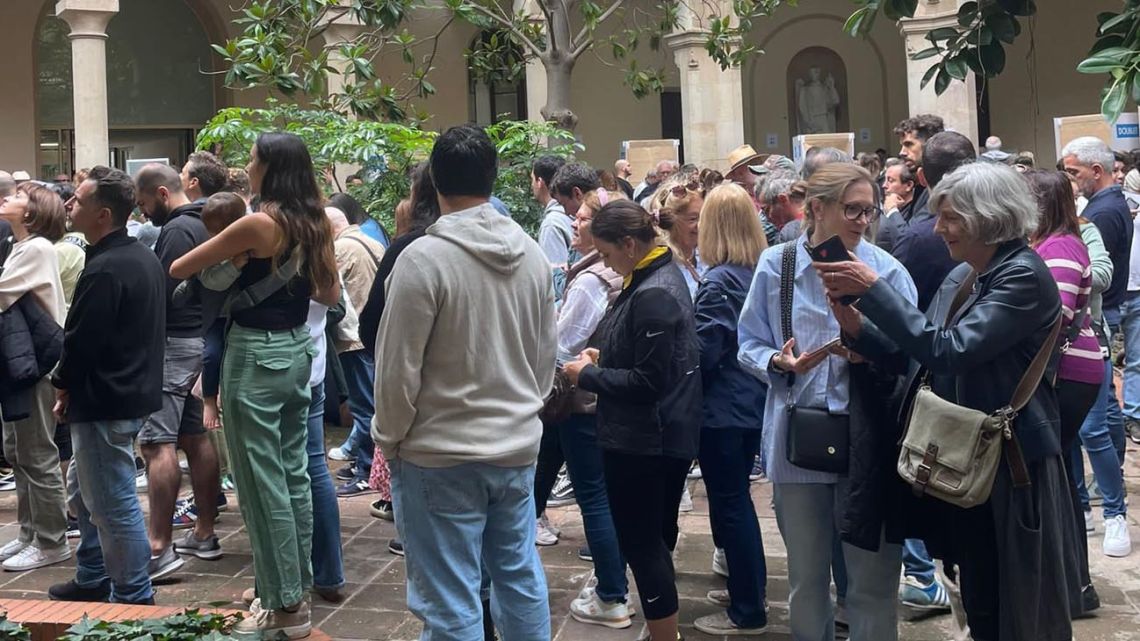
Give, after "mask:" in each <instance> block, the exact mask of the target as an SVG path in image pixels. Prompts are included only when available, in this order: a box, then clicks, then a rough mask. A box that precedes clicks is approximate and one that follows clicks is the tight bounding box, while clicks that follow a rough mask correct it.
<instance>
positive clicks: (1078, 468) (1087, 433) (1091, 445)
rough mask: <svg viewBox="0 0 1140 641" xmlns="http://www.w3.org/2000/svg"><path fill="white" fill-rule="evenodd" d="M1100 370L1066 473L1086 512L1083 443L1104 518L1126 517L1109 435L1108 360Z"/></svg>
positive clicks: (1111, 403)
mask: <svg viewBox="0 0 1140 641" xmlns="http://www.w3.org/2000/svg"><path fill="white" fill-rule="evenodd" d="M1104 367H1105V374H1106V377H1107V378H1106V379H1105V381H1104V383H1103V384H1101V388H1100V394H1099V395H1098V396H1097V399H1096V402H1095V403H1093V406H1092V409H1091V410H1089V413H1088V416H1086V417H1085V422H1084V423H1082V424H1081V431H1080V440H1079V442H1075V443H1073V449H1072V451H1070V452H1069V455H1070V456H1071V457H1072V458H1071V459H1070V461H1071V464H1070V466H1069V473H1070V474H1071V475H1072V477H1073V478H1072V479H1071V480H1072V482H1073V484H1074V485H1076V486H1077V495H1078V497H1080V501H1081V507H1082V508H1083V509H1084V510H1085V511H1088V510H1089V492H1088V488H1087V487H1086V486H1085V461H1084V457H1082V456H1081V445H1082V444H1083V445H1084V446H1085V451H1086V452H1088V455H1089V463H1091V464H1092V468H1093V478H1095V479H1096V484H1097V486H1098V487H1099V488H1100V494H1101V496H1103V497H1104V518H1105V519H1111V518H1112V517H1114V516H1116V515H1118V514H1126V513H1127V510H1126V508H1125V507H1124V477H1123V475H1122V473H1121V471H1120V460H1119V458H1118V457H1117V454H1116V445H1115V443H1114V442H1113V438H1112V434H1111V424H1112V421H1111V419H1110V418H1109V415H1110V413H1111V412H1110V410H1111V408H1112V407H1119V406H1118V405H1117V404H1116V400H1115V398H1114V395H1113V393H1112V388H1113V384H1112V361H1111V360H1107V361H1105V362H1104Z"/></svg>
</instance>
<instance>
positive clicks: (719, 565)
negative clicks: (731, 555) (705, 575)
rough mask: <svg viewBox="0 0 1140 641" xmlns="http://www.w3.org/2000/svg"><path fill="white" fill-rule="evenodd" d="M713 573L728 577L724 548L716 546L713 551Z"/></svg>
mask: <svg viewBox="0 0 1140 641" xmlns="http://www.w3.org/2000/svg"><path fill="white" fill-rule="evenodd" d="M712 570H713V574H716V575H718V576H723V577H724V578H726V579H727V578H728V559H727V558H726V557H725V556H724V548H717V549H716V551H715V552H713V564H712Z"/></svg>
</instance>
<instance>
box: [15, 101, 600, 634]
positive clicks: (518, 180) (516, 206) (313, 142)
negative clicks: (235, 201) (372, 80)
mask: <svg viewBox="0 0 1140 641" xmlns="http://www.w3.org/2000/svg"><path fill="white" fill-rule="evenodd" d="M269 131H287V132H290V133H293V134H296V135H297V136H299V137H300V138H301V139H302V140H304V141H305V144H306V146H308V148H309V153H310V154H311V155H312V157H313V165H314V167H316V169H317V171H318V172H319V173H320V174H321V175H322V176H323V177H324V178H325V180H326V187H327V188H328V189H329V190H330V191H335V190H336V188H337V187H338V185H334V184H332V182H335V181H337V177H336V176H335V174H334V173H333V172H332V168H333V167H334V166H335V165H336V164H338V163H343V164H352V165H359V166H360V167H363V168H364V169H365V173H367V174H369V177H370V180H369V181H368V182H367V184H366V185H365V186H363V187H353V188H350V189H349V194H351V195H352V196H353V197H354V198H356V199H357V200H359V201H360V203H361V204H362V205H364V208H365V210H366V211H367V212H369V214H370V215H372V216H373V217H374V218H376V220H377V221H379V222H380V224H382V225H383V226H384V227H385V229H387V230H388V232H389V233H393V232H394V231H395V228H396V227H395V218H394V216H395V211H396V205H397V204H398V203H399V202H400V201H401V200H403V199H404V198H407V196H408V189H409V187H410V184H409V180H408V175H409V174H410V172H411V170H412V169H413V168H414V167H415V166H416V165H417V164H419V163H420V162H422V161H424V160H426V159H427V157H428V155H429V154H430V153H431V147H432V144H433V143H434V142H435V138H436V133H435V132H432V131H425V130H423V129H419V128H417V127H415V126H411V125H401V124H396V123H385V122H375V121H367V120H354V119H351V118H347V117H345V116H342V115H340V114H337V113H332V112H328V111H313V110H307V109H302V108H300V107H297V106H296V105H285V104H281V103H277V102H272V103H271V104H270V106H269V107H267V108H265V109H247V108H230V109H223V110H221V111H220V112H218V114H217V115H216V116H214V118H212V119H211V120H210V122H208V123H206V125H205V126H204V127H203V128H202V129H201V131H199V132H198V148H199V149H207V150H211V151H214V152H215V153H217V154H218V155H219V157H220V158H222V159H223V161H224V162H225V163H226V164H227V165H230V166H234V167H240V166H244V165H245V164H246V162H247V161H248V159H249V150H250V147H252V146H253V143H254V141H255V140H256V139H257V136H258V135H259V134H261V133H263V132H269ZM487 135H488V136H489V137H490V138H491V141H492V142H494V143H495V147H496V148H497V150H498V152H499V178H498V181H497V182H496V183H495V195H496V196H498V197H499V198H500V199H502V201H503V202H504V203H506V205H507V207H508V208H509V209H510V210H511V214H512V216H513V218H514V219H515V220H516V221H518V222H519V224H521V225H522V226H523V228H525V229H526V230H527V231H528V232H529V233H531V234H532V235H533V234H536V233H537V231H538V224H539V223H540V222H541V220H540V218H541V216H542V209H543V207H542V204H540V203H537V202H535V201H534V197H533V196H532V195H531V191H530V167H531V165H532V164H533V163H534V160H535V158H537V157H538V156H540V155H544V154H555V155H559V156H562V157H565V158H569V157H572V156H573V155H574V154H575V153H576V152H579V151H581V150H582V149H584V147H583V146H582V145H581V144H579V143H578V142H577V141H576V140H575V138H574V135H573V134H572V133H570V132H568V131H566V130H564V129H560V128H558V127H556V126H554V125H553V124H551V123H545V122H528V121H502V122H498V123H496V124H494V125H491V126H490V127H487ZM0 641H2V640H0Z"/></svg>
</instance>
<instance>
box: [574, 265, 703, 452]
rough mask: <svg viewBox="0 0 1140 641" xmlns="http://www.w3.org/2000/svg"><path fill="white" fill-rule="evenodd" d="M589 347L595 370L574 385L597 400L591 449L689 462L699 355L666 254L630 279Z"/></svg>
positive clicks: (696, 419)
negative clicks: (594, 357) (596, 360)
mask: <svg viewBox="0 0 1140 641" xmlns="http://www.w3.org/2000/svg"><path fill="white" fill-rule="evenodd" d="M590 344H591V345H592V346H595V347H597V348H598V350H599V351H600V353H601V360H600V362H599V365H600V367H595V366H592V365H591V366H587V367H586V368H585V369H583V370H582V373H581V376H580V377H579V380H578V386H579V387H581V388H582V389H584V390H586V391H588V392H593V393H595V394H597V395H598V445H600V446H601V447H602V448H604V449H608V450H615V451H619V452H625V453H629V454H641V455H659V456H669V457H675V458H681V459H693V458H696V456H697V440H698V438H699V434H700V429H701V376H700V349H699V347H698V343H697V332H696V323H695V320H694V316H693V303H692V299H691V298H690V297H689V289H688V286H687V285H686V284H685V278H684V276H682V275H681V270H680V269H679V268H678V267H677V265H676V264H675V263H674V261H673V254H672V252H668V251H667V252H666V253H665V254H664V255H662V256H660V257H658V258H657V259H656V260H654V261H653V262H651V263H650V264H649V265H648V266H646V267H644V268H643V269H639V270H637V271H635V272H634V273H633V280H632V282H631V283H630V285H629V287H626V288H625V289H624V290H622V292H621V294H619V295H618V297H617V299H616V300H615V301H614V303H613V305H611V306H610V308H609V309H608V310H607V311H606V315H605V316H604V317H603V318H602V321H601V323H599V324H598V329H597V331H596V332H595V333H594V336H593V338H592V339H591V340H590Z"/></svg>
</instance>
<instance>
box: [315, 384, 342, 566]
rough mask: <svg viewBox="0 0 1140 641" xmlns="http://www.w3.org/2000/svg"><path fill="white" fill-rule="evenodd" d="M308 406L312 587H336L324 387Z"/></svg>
mask: <svg viewBox="0 0 1140 641" xmlns="http://www.w3.org/2000/svg"><path fill="white" fill-rule="evenodd" d="M312 390H313V400H312V403H311V404H310V405H309V419H308V430H309V442H308V444H307V445H306V449H307V450H308V454H309V486H310V488H311V489H312V493H313V551H312V559H313V586H314V587H317V588H325V589H335V588H339V587H341V586H343V585H344V559H343V552H342V550H341V547H340V507H339V506H338V505H337V502H336V487H335V486H333V480H332V475H330V474H329V464H328V461H326V460H325V387H324V385H322V384H319V383H318V384H317V385H314V386H313V387H312Z"/></svg>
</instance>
